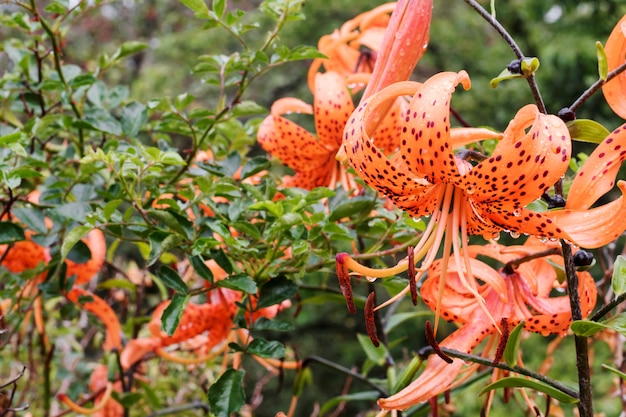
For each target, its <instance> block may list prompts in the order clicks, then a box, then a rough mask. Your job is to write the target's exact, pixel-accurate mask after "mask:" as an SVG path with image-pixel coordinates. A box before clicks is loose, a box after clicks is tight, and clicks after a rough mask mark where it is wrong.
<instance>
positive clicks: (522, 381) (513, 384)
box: [479, 376, 578, 404]
mask: <svg viewBox="0 0 626 417" xmlns="http://www.w3.org/2000/svg"><path fill="white" fill-rule="evenodd" d="M498 388H530V389H534V390H535V391H539V392H543V393H544V394H546V395H549V396H550V397H552V398H554V399H555V400H558V401H560V402H562V403H565V404H575V403H577V402H578V399H576V398H574V397H572V396H570V395H568V394H566V393H564V392H563V391H560V390H558V389H556V388H554V387H553V386H551V385H548V384H546V383H544V382H540V381H535V380H533V379H527V378H520V377H513V376H512V377H508V378H502V379H499V380H497V381H496V382H494V383H493V384H489V385H487V386H486V387H484V388H483V389H482V390H481V391H480V394H479V395H483V394H484V393H486V392H489V391H491V390H494V389H498Z"/></svg>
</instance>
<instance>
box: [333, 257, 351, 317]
mask: <svg viewBox="0 0 626 417" xmlns="http://www.w3.org/2000/svg"><path fill="white" fill-rule="evenodd" d="M348 256H350V255H348V254H347V253H346V252H342V253H338V254H337V256H336V257H335V266H336V268H337V278H338V279H339V288H341V293H342V294H343V298H345V299H346V305H347V306H348V311H349V312H350V313H352V314H355V313H356V306H355V305H354V298H353V296H352V284H351V283H350V271H349V270H348V267H347V266H346V264H345V258H346V257H348Z"/></svg>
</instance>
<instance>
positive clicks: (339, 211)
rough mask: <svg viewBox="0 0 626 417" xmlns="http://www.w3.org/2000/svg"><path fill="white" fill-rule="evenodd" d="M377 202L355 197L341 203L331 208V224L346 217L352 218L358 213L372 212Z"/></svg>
mask: <svg viewBox="0 0 626 417" xmlns="http://www.w3.org/2000/svg"><path fill="white" fill-rule="evenodd" d="M375 203H376V202H375V201H374V200H372V199H371V198H368V197H354V198H350V199H347V200H343V201H341V202H340V203H339V204H337V205H336V206H335V207H333V208H331V212H330V216H328V219H329V220H330V221H331V222H334V221H338V220H341V219H343V218H344V217H350V216H352V215H354V214H356V213H365V212H370V211H371V210H372V209H373V208H374V204H375Z"/></svg>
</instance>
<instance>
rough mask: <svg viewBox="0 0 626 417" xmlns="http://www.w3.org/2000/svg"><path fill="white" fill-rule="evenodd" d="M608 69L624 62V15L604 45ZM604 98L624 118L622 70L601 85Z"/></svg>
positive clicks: (625, 98)
mask: <svg viewBox="0 0 626 417" xmlns="http://www.w3.org/2000/svg"><path fill="white" fill-rule="evenodd" d="M604 51H605V53H606V61H607V66H608V70H609V71H613V70H614V69H616V68H617V67H619V66H620V65H622V64H623V63H624V56H625V55H626V15H624V16H623V17H622V18H621V19H620V21H619V22H618V23H617V25H615V27H614V28H613V31H612V32H611V34H610V35H609V38H608V39H607V41H606V46H605V47H604ZM602 92H603V93H604V98H605V99H606V102H607V103H608V104H609V106H610V107H611V109H613V111H614V112H615V113H616V114H617V115H619V116H620V117H621V118H622V119H626V72H622V73H621V74H619V75H618V76H617V77H615V78H613V79H612V80H611V81H609V82H607V83H606V84H604V85H603V86H602Z"/></svg>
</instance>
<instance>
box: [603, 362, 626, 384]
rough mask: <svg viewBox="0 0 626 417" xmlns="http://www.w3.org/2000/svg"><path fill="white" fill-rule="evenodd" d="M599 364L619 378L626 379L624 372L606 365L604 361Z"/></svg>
mask: <svg viewBox="0 0 626 417" xmlns="http://www.w3.org/2000/svg"><path fill="white" fill-rule="evenodd" d="M601 366H602V368H604V369H606V370H607V371H611V372H613V373H614V374H615V375H617V376H619V377H620V378H622V379H623V380H625V381H626V374H625V373H624V372H622V371H620V370H619V369H615V368H613V367H612V366H609V365H606V364H604V363H603V364H602V365H601Z"/></svg>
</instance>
